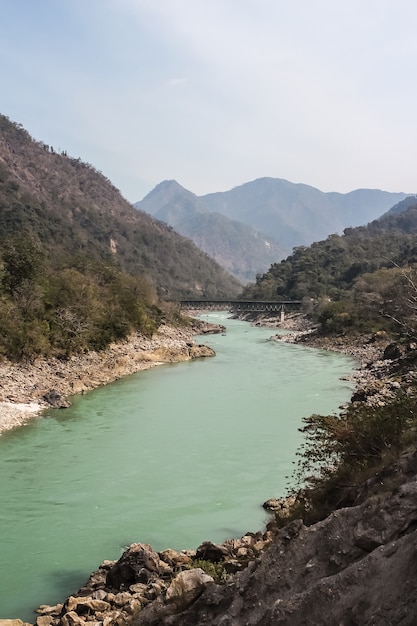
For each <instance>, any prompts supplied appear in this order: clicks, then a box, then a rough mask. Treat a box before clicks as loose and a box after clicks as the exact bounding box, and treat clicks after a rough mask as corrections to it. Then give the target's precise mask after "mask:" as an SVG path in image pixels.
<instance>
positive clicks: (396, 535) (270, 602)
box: [134, 451, 417, 626]
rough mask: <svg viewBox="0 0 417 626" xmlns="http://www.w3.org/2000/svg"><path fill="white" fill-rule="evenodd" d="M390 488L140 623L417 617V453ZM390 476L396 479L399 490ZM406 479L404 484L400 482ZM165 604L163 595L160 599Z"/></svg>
mask: <svg viewBox="0 0 417 626" xmlns="http://www.w3.org/2000/svg"><path fill="white" fill-rule="evenodd" d="M385 481H386V489H387V491H385V492H384V491H383V490H382V491H381V489H380V491H379V493H378V494H372V495H369V496H368V497H367V498H366V500H365V501H364V502H363V503H361V504H360V505H358V506H355V507H351V508H347V509H341V510H338V511H335V512H334V513H333V514H331V515H330V516H329V517H328V518H326V519H325V520H324V521H322V522H319V523H317V524H315V525H313V526H310V527H305V526H304V525H303V523H302V522H301V520H298V521H294V522H292V523H290V524H289V525H288V526H286V527H284V528H283V529H281V530H279V531H278V532H277V534H276V536H275V538H274V540H273V542H272V543H271V545H270V546H269V548H268V549H267V550H265V551H264V552H263V553H262V554H261V556H260V557H258V558H256V559H255V560H253V561H252V562H251V563H250V565H249V566H248V567H247V568H246V569H245V570H243V571H242V572H239V573H237V574H236V575H235V576H234V577H233V579H232V580H231V581H229V582H228V583H227V584H226V585H216V584H211V585H208V586H207V587H206V588H205V590H204V591H203V592H202V594H201V595H200V596H199V597H198V599H197V600H196V601H195V602H194V603H193V604H192V605H191V606H190V607H188V608H187V609H185V610H183V611H181V612H179V613H177V614H175V615H174V614H171V615H168V616H164V615H163V612H160V613H159V616H156V615H155V612H154V609H152V607H149V608H147V609H144V610H143V611H142V612H141V613H140V614H139V615H138V617H137V619H135V621H134V623H135V624H136V625H137V626H139V625H140V626H145V625H147V626H156V625H157V624H158V625H164V624H166V625H169V626H180V625H181V626H195V625H196V624H204V625H205V626H219V625H220V626H243V625H245V626H247V625H250V624H253V625H255V624H262V625H263V626H268V625H271V626H272V625H274V626H275V625H278V624H279V625H282V626H301V625H308V626H315V625H324V624H329V625H330V624H340V625H341V624H343V625H346V626H347V625H352V626H353V625H358V626H359V625H360V626H363V625H367V624H369V625H370V624H373V625H378V626H388V625H392V624H396V625H397V624H402V625H404V626H405V625H410V626H411V625H412V624H415V623H417V603H416V601H415V598H416V597H417V595H416V592H417V577H416V575H415V574H416V570H417V530H416V528H417V453H416V451H413V452H411V453H409V454H407V455H404V456H403V457H402V458H401V459H400V461H399V462H398V463H397V464H396V465H395V466H393V467H392V468H391V473H390V477H388V475H387V476H386V477H385ZM390 481H391V482H392V481H395V482H396V488H395V489H394V490H392V489H389V488H388V487H389V485H390ZM400 483H401V484H400ZM159 602H161V600H159Z"/></svg>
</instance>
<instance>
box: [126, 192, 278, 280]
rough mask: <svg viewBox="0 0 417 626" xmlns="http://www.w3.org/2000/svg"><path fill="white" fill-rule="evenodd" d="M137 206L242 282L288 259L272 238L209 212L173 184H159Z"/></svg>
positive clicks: (190, 194)
mask: <svg viewBox="0 0 417 626" xmlns="http://www.w3.org/2000/svg"><path fill="white" fill-rule="evenodd" d="M134 206H135V207H136V208H137V209H141V210H143V211H146V212H147V213H149V214H150V215H152V216H154V217H156V218H157V219H159V220H163V221H164V222H166V223H167V224H170V225H171V226H172V227H173V228H174V229H175V230H176V231H177V232H179V233H181V234H182V235H184V236H185V237H189V238H190V239H191V240H192V241H193V242H194V243H195V244H196V245H197V246H198V247H199V248H200V249H201V250H204V251H205V252H206V253H207V254H208V255H209V256H210V257H212V258H213V259H215V260H216V261H217V262H218V263H219V264H220V265H222V266H223V267H224V268H225V269H226V270H228V271H229V272H231V273H232V274H234V275H235V276H236V277H237V278H238V279H239V280H241V281H243V282H248V281H250V280H253V279H254V278H255V276H256V275H257V274H259V273H260V272H264V271H266V269H267V268H268V267H269V266H270V265H271V263H273V262H275V261H276V260H277V259H281V258H282V257H283V256H284V255H285V251H284V250H283V249H282V248H281V247H280V246H279V245H278V244H277V243H276V241H275V240H274V239H273V238H272V237H270V236H267V235H265V234H263V233H260V232H258V231H257V230H255V229H254V228H252V227H251V226H249V225H248V224H244V223H243V222H241V221H238V220H235V219H229V218H228V217H225V216H224V215H221V213H218V212H211V211H209V210H207V208H206V207H205V205H204V203H203V202H202V201H201V200H200V199H199V198H198V197H197V196H196V195H195V194H193V193H191V191H188V190H187V189H184V187H181V185H179V184H178V183H177V182H176V181H174V180H170V181H164V182H162V183H160V184H159V185H157V186H156V187H155V189H153V190H152V191H151V192H150V193H149V194H148V195H147V196H146V197H145V198H144V199H143V200H142V201H140V202H137V203H135V205H134Z"/></svg>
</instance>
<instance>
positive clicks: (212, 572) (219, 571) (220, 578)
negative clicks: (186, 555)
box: [190, 559, 228, 585]
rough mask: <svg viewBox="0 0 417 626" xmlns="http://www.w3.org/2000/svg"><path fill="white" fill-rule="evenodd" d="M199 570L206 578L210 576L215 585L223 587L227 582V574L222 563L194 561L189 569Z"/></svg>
mask: <svg viewBox="0 0 417 626" xmlns="http://www.w3.org/2000/svg"><path fill="white" fill-rule="evenodd" d="M198 568H201V569H202V570H203V572H205V573H206V574H207V575H208V576H211V577H212V578H213V580H214V582H215V583H216V584H217V585H223V584H224V583H225V582H226V581H227V576H228V575H227V572H226V570H225V568H224V564H223V563H221V562H220V563H213V561H207V560H205V559H195V560H194V561H193V562H192V564H191V565H190V569H198Z"/></svg>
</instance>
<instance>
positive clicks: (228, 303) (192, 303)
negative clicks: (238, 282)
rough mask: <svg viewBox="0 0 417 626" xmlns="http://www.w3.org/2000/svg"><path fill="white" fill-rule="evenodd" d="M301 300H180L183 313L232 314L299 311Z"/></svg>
mask: <svg viewBox="0 0 417 626" xmlns="http://www.w3.org/2000/svg"><path fill="white" fill-rule="evenodd" d="M301 304H302V302H301V300H180V301H179V306H180V309H181V310H182V311H230V312H231V313H245V312H247V313H252V312H253V313H279V314H280V316H281V319H282V320H283V319H284V315H285V313H288V312H289V311H298V310H299V309H300V308H301Z"/></svg>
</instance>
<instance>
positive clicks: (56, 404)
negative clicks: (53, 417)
mask: <svg viewBox="0 0 417 626" xmlns="http://www.w3.org/2000/svg"><path fill="white" fill-rule="evenodd" d="M42 400H45V402H47V403H48V404H50V405H51V407H52V408H54V409H66V408H68V407H69V406H71V403H70V402H68V400H67V399H66V398H64V396H63V395H62V394H60V393H59V392H58V391H56V389H50V390H49V391H48V392H47V393H45V394H44V395H43V396H42Z"/></svg>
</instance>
